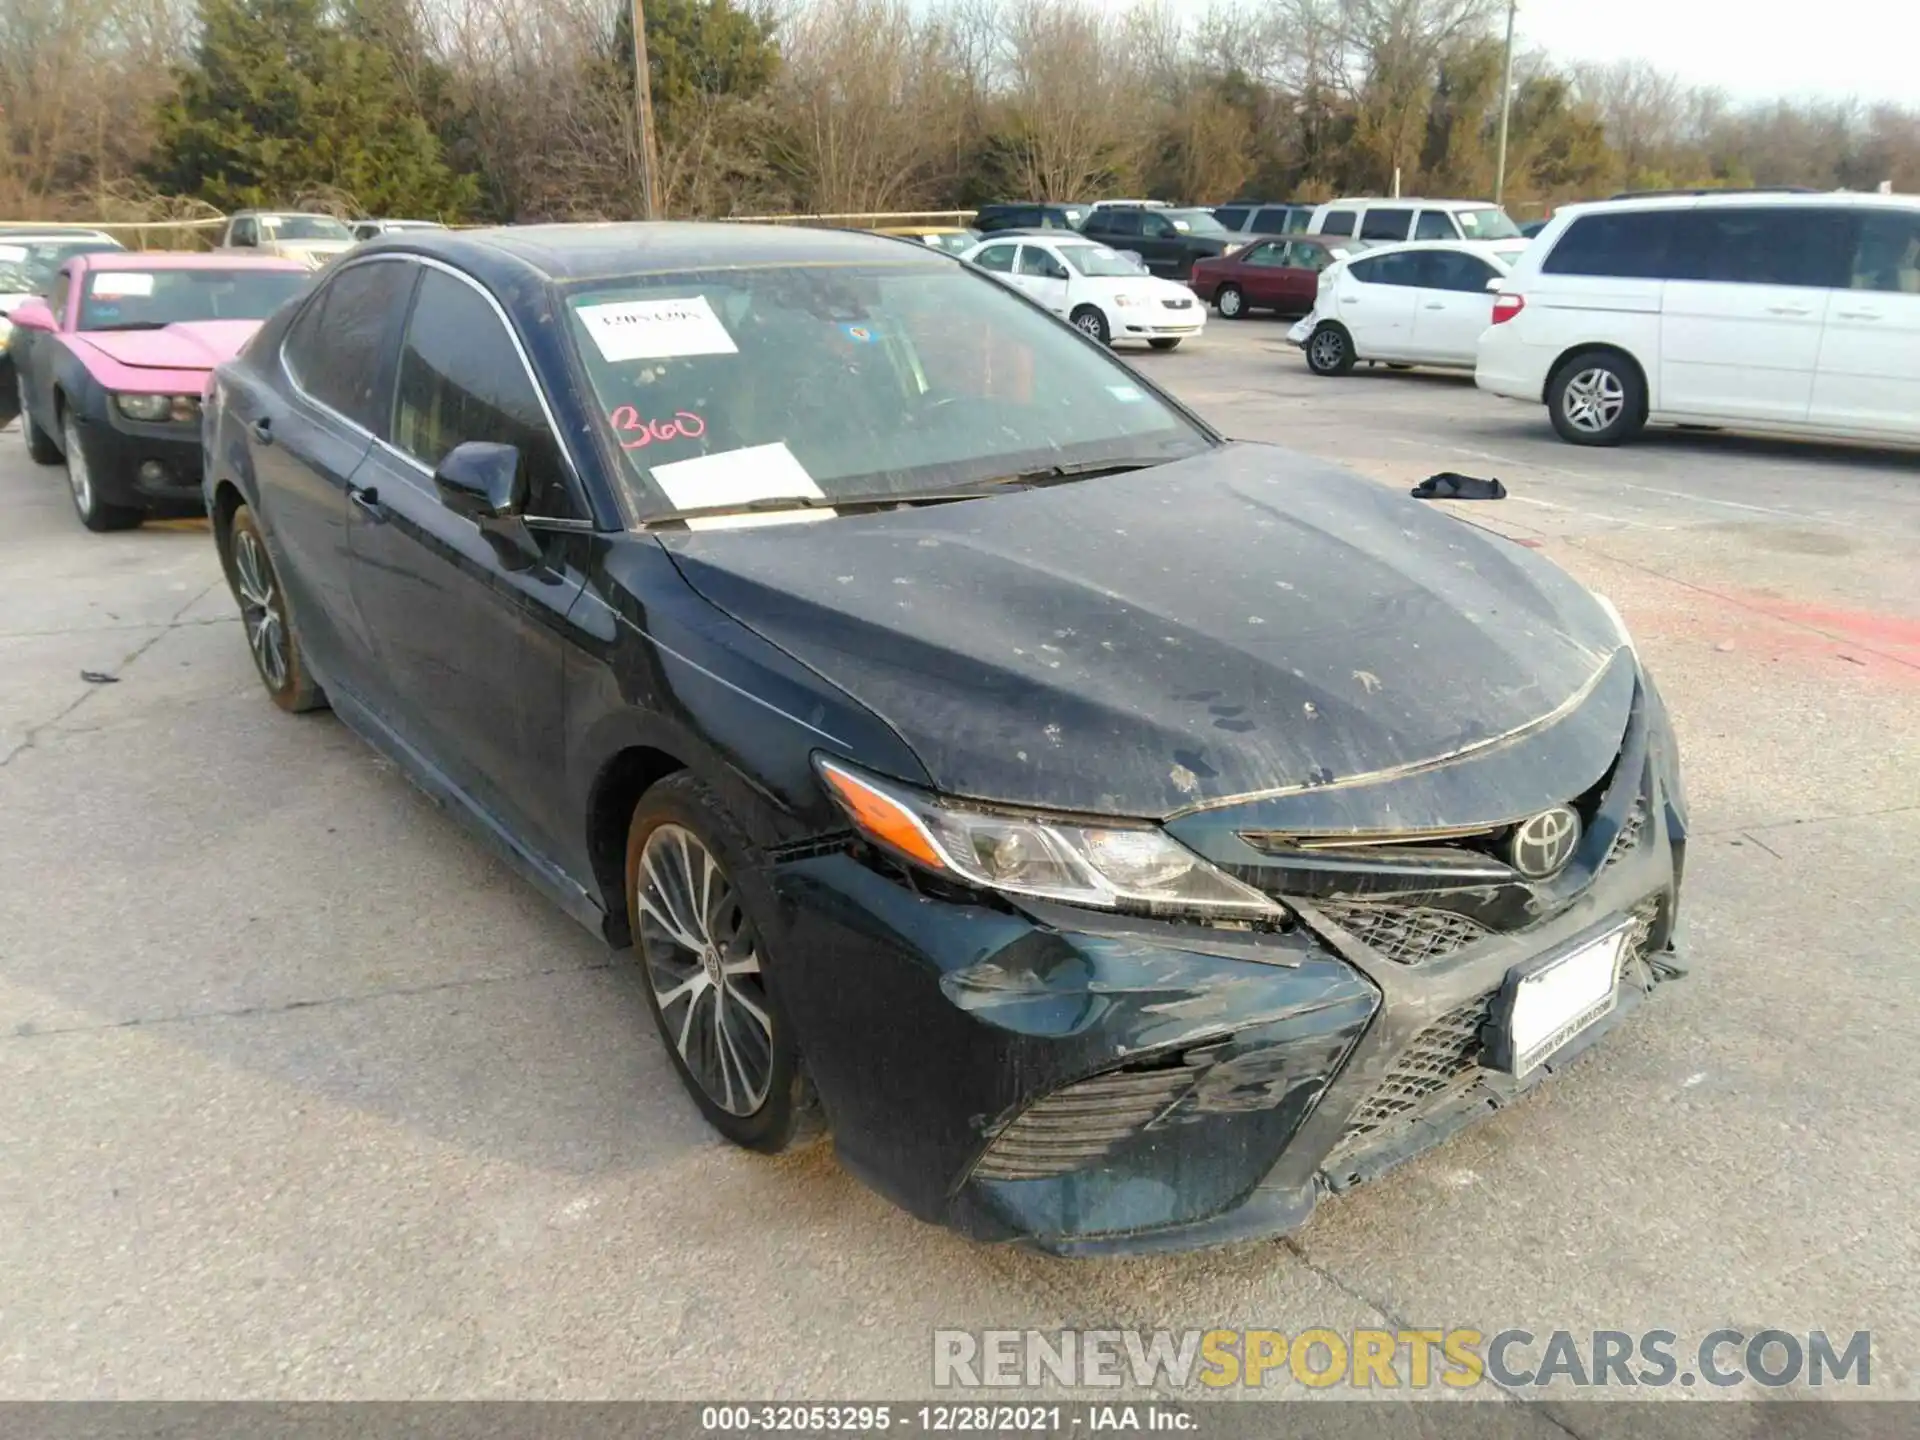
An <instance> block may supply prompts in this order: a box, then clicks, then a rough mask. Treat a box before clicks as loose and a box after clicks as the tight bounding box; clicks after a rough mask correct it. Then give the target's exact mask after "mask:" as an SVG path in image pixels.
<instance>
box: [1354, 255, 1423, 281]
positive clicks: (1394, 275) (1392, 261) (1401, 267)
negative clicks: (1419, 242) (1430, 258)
mask: <svg viewBox="0 0 1920 1440" xmlns="http://www.w3.org/2000/svg"><path fill="white" fill-rule="evenodd" d="M1421 259H1422V256H1421V252H1419V251H1418V250H1405V251H1401V252H1400V253H1399V254H1396V255H1376V256H1374V257H1372V258H1371V259H1367V260H1356V261H1354V262H1353V264H1351V265H1349V266H1348V267H1347V271H1348V273H1349V274H1351V275H1352V276H1353V278H1354V279H1356V280H1358V281H1360V282H1361V283H1362V284H1363V285H1415V286H1417V285H1419V284H1420V283H1421V278H1420V272H1421V269H1422V266H1421Z"/></svg>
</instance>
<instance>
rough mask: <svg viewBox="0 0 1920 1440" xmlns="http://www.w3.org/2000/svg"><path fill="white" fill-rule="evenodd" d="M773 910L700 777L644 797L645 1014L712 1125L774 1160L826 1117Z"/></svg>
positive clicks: (755, 866) (638, 842)
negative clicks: (774, 932)
mask: <svg viewBox="0 0 1920 1440" xmlns="http://www.w3.org/2000/svg"><path fill="white" fill-rule="evenodd" d="M772 913H773V899H772V894H771V891H770V890H769V888H768V886H767V884H766V881H765V878H764V872H763V871H762V869H761V867H760V865H759V863H758V862H757V861H756V860H755V859H754V852H753V847H752V843H751V842H750V841H749V840H748V839H747V836H746V833H745V831H743V830H742V829H741V828H740V826H739V824H738V823H737V822H735V820H734V819H733V817H732V815H730V814H729V813H728V812H727V809H726V807H725V806H724V805H723V804H722V803H721V801H720V799H719V797H718V796H716V795H715V794H714V793H713V792H712V790H710V789H709V788H708V787H707V786H706V785H705V784H704V783H703V782H702V781H700V780H699V779H697V778H696V777H694V776H692V775H689V774H687V773H686V772H684V771H682V772H681V773H679V774H677V775H670V776H668V777H667V778H666V779H665V780H662V781H661V782H660V783H659V784H657V785H655V786H654V787H653V788H652V789H651V790H649V791H647V793H646V794H645V795H643V796H642V797H641V798H640V803H639V804H638V805H637V806H636V807H634V812H633V822H632V824H631V826H630V827H629V828H628V831H627V914H628V915H629V916H630V917H632V928H633V946H634V951H635V953H636V955H637V957H638V959H639V961H640V964H641V967H642V969H643V970H644V971H645V978H646V994H647V1008H648V1010H649V1011H651V1012H652V1014H653V1019H654V1023H655V1024H656V1025H657V1026H658V1027H659V1029H660V1038H661V1039H662V1040H664V1041H665V1042H666V1047H667V1054H668V1056H669V1058H670V1059H671V1060H672V1061H673V1067H674V1069H675V1070H676V1071H678V1072H679V1075H680V1082H681V1083H682V1084H683V1085H685V1086H686V1088H687V1093H688V1094H689V1095H691V1096H692V1097H693V1101H694V1103H695V1104H696V1105H698V1106H699V1107H700V1113H701V1114H702V1115H704V1116H706V1118H707V1123H708V1124H710V1125H712V1126H713V1128H714V1129H716V1130H718V1131H719V1132H720V1133H721V1134H722V1135H725V1136H726V1137H727V1138H728V1139H729V1140H731V1141H733V1142H734V1144H736V1145H742V1146H745V1147H746V1148H747V1149H749V1150H760V1151H764V1152H766V1153H768V1154H772V1153H774V1152H776V1151H779V1150H784V1149H786V1148H787V1147H788V1146H789V1145H791V1144H793V1143H794V1142H795V1141H796V1140H800V1139H803V1138H807V1137H808V1136H809V1135H810V1134H811V1133H813V1132H814V1131H815V1130H817V1129H818V1124H817V1122H818V1119H819V1114H818V1107H817V1105H816V1104H815V1103H814V1101H813V1096H812V1091H811V1088H810V1087H809V1086H808V1085H807V1083H806V1078H805V1076H804V1074H803V1073H802V1071H801V1067H800V1056H799V1051H798V1050H797V1049H796V1048H795V1045H794V1039H793V1030H792V1027H791V1026H790V1025H788V1024H787V1022H786V1017H785V1015H784V1013H783V1012H782V1010H781V1007H780V1002H779V1000H778V998H777V996H776V995H775V992H774V987H773V986H772V985H771V984H770V983H769V981H768V973H767V972H768V967H769V958H768V955H767V945H766V935H767V933H768V932H767V927H766V925H765V924H764V917H766V916H768V915H770V914H772Z"/></svg>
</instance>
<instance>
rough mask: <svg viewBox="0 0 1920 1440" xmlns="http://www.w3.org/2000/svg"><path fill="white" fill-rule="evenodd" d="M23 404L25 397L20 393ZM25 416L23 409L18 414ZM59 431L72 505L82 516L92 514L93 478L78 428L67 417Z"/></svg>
mask: <svg viewBox="0 0 1920 1440" xmlns="http://www.w3.org/2000/svg"><path fill="white" fill-rule="evenodd" d="M21 399H22V401H23V402H24V400H25V399H26V395H25V392H24V390H23V391H22V393H21ZM20 413H21V414H22V415H24V414H26V411H25V410H24V409H23V410H22V411H21V412H20ZM61 431H62V433H63V435H64V436H65V438H66V442H67V484H68V486H69V487H71V488H72V490H73V503H74V504H75V505H76V506H77V507H79V510H80V513H81V514H82V515H91V514H92V513H93V476H92V475H91V474H89V473H88V471H87V452H86V451H85V450H83V449H82V448H81V446H80V427H79V426H78V425H76V424H75V423H74V420H73V416H72V415H68V416H67V419H66V424H65V425H63V426H62V427H61Z"/></svg>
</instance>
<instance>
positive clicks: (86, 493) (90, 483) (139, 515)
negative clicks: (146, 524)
mask: <svg viewBox="0 0 1920 1440" xmlns="http://www.w3.org/2000/svg"><path fill="white" fill-rule="evenodd" d="M27 423H28V424H29V425H31V424H32V423H33V422H32V421H31V420H29V421H28V422H27ZM60 430H61V434H62V436H63V437H64V438H65V440H66V442H67V489H68V491H70V492H71V493H72V495H73V508H74V512H75V513H76V514H78V515H79V517H80V523H81V524H82V525H84V526H86V527H87V529H89V530H91V531H93V532H94V533H95V534H96V535H101V534H105V533H107V532H108V531H111V530H131V529H133V528H134V527H135V526H136V525H138V524H139V523H140V522H141V521H142V520H144V519H146V515H145V514H144V513H143V512H141V511H139V510H135V509H132V508H131V507H129V506H126V505H109V504H107V503H106V501H104V500H102V499H101V498H100V491H99V488H98V487H97V485H96V484H95V482H94V478H93V463H92V461H91V460H90V459H89V458H88V456H87V445H86V437H85V436H83V435H82V434H81V433H80V422H79V421H77V420H75V419H74V418H73V411H72V410H68V411H67V413H66V414H65V415H64V416H62V417H61V424H60ZM29 443H31V442H29Z"/></svg>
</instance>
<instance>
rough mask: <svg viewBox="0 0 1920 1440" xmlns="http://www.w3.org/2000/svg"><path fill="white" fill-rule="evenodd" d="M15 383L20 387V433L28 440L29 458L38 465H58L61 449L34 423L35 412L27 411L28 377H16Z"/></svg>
mask: <svg viewBox="0 0 1920 1440" xmlns="http://www.w3.org/2000/svg"><path fill="white" fill-rule="evenodd" d="M14 383H16V384H17V385H18V386H19V387H20V433H21V435H23V436H24V437H25V438H26V442H27V458H28V459H30V460H32V461H33V463H34V464H36V465H58V464H59V463H60V447H59V446H58V445H56V444H54V443H53V437H52V436H51V435H49V434H47V432H46V431H44V430H42V429H41V428H40V427H39V426H38V425H36V424H34V422H33V412H32V411H31V410H29V409H27V377H26V376H24V375H16V376H15V377H14Z"/></svg>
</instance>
